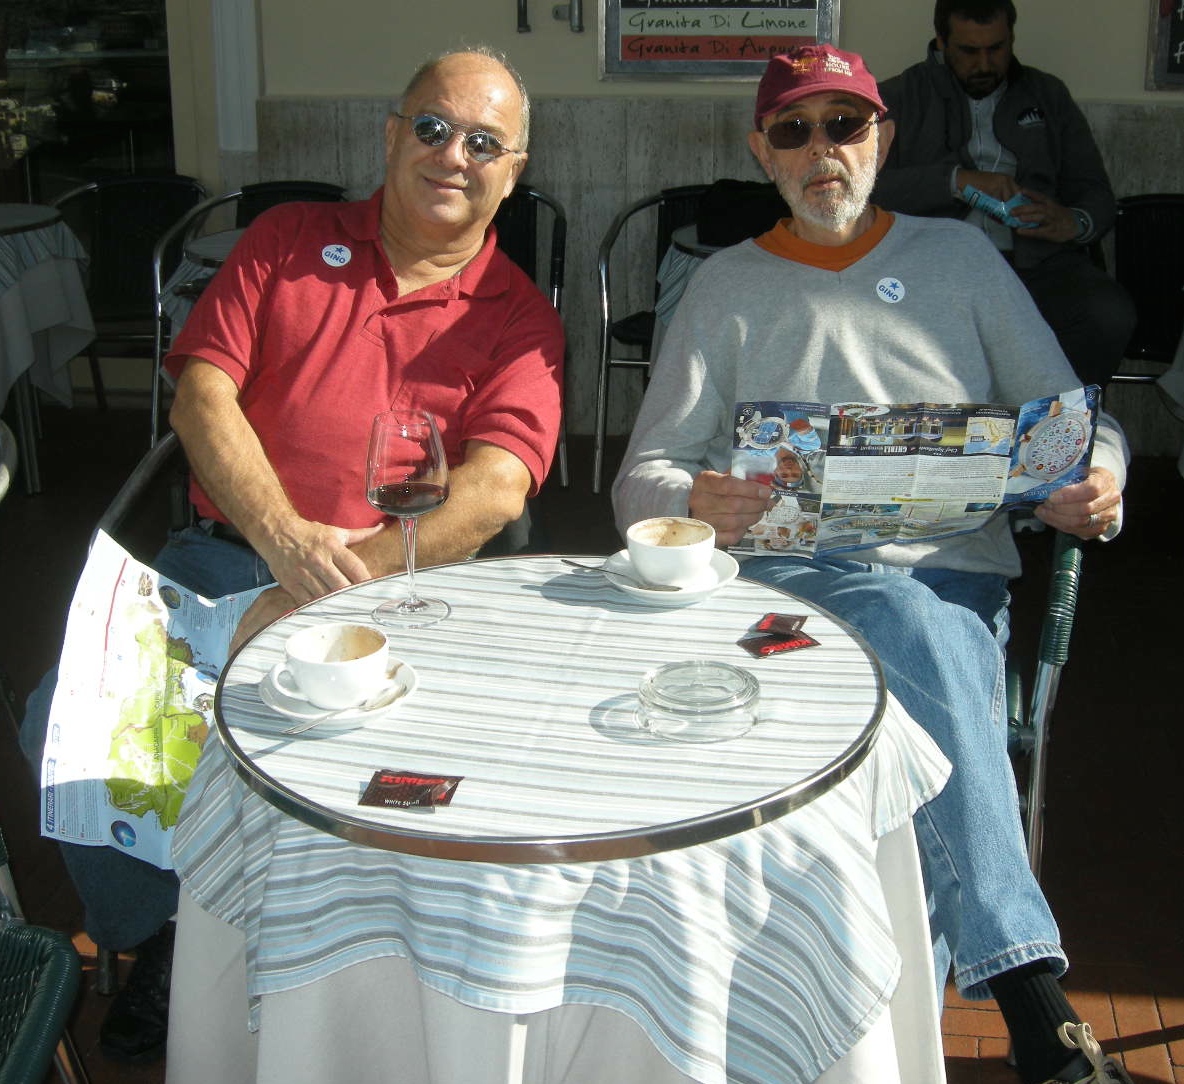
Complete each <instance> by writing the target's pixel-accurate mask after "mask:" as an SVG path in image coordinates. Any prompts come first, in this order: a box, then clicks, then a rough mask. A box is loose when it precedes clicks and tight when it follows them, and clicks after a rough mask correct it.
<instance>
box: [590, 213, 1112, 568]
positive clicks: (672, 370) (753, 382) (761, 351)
mask: <svg viewBox="0 0 1184 1084" xmlns="http://www.w3.org/2000/svg"><path fill="white" fill-rule="evenodd" d="M1078 383H1079V382H1078V380H1077V378H1076V377H1075V376H1074V374H1073V370H1072V368H1071V367H1070V365H1069V363H1068V361H1066V360H1065V355H1064V354H1063V353H1062V352H1061V349H1060V346H1059V345H1058V344H1057V341H1056V338H1055V336H1054V335H1053V333H1052V331H1051V330H1050V329H1049V327H1048V325H1047V324H1046V323H1045V322H1044V320H1043V319H1042V318H1041V317H1040V314H1039V313H1038V312H1037V310H1036V307H1035V305H1034V304H1033V303H1032V300H1031V298H1030V296H1029V295H1028V292H1027V290H1026V289H1025V288H1024V286H1023V284H1022V283H1021V282H1020V281H1019V279H1018V278H1016V276H1015V274H1014V273H1013V272H1012V270H1011V268H1010V267H1008V265H1007V263H1006V262H1005V261H1004V260H1003V259H1002V257H1001V256H1000V255H999V254H998V252H996V250H995V248H994V246H993V245H992V244H991V243H990V241H988V240H987V239H986V237H984V236H983V234H982V233H981V232H979V231H978V230H975V229H973V228H971V227H969V226H967V225H966V224H964V223H962V222H955V221H950V220H943V219H922V218H913V217H910V216H907V215H897V216H896V221H895V223H894V224H893V225H892V228H891V229H890V230H889V231H888V233H887V235H886V236H885V237H884V238H883V239H882V240H881V241H880V243H879V244H878V245H876V246H875V248H873V249H872V250H871V251H870V252H869V253H868V254H867V255H865V256H864V257H863V258H862V259H860V260H858V261H856V262H855V263H854V264H852V265H851V266H850V267H848V268H846V269H845V270H843V271H839V272H834V271H824V270H820V269H818V268H815V267H811V266H809V265H807V264H801V263H798V262H796V261H794V260H789V259H786V258H784V257H781V256H776V255H773V254H772V253H769V252H767V251H765V250H764V249H762V248H761V247H760V246H758V245H757V244H756V243H755V242H753V241H745V242H743V243H741V244H739V245H736V246H734V247H732V248H729V249H725V250H724V251H722V252H719V253H717V254H716V255H714V256H712V257H711V258H710V259H708V260H707V261H706V262H705V263H704V264H703V266H702V267H701V268H700V269H699V270H698V271H697V272H696V274H695V277H694V279H693V280H692V281H691V283H690V285H689V286H688V288H687V290H686V293H685V294H684V295H683V298H682V301H681V302H680V304H679V307H678V311H677V312H676V313H675V316H674V319H673V321H672V323H671V326H670V329H669V330H668V331H667V333H666V335H665V337H664V338H663V341H662V348H661V352H660V353H659V355H658V358H657V360H656V362H655V364H654V368H653V374H652V378H651V380H650V385H649V390H648V391H647V393H646V396H645V400H644V402H643V404H642V407H641V412H640V414H639V416H638V419H637V423H636V425H635V427H634V430H633V436H632V439H631V440H630V443H629V448H628V451H627V452H626V454H625V460H624V463H623V464H622V467H621V472H620V474H619V475H618V477H617V480H616V482H615V484H614V486H613V504H614V508H615V512H616V520H617V525H618V527H619V528H620V529H621V530H622V532H623V531H624V530H625V528H626V527H627V526H628V525H629V524H631V523H634V522H636V521H637V520H639V519H644V518H646V517H647V516H655V515H686V512H687V499H688V494H689V491H690V486H691V481H692V479H693V478H694V476H695V475H696V474H698V473H699V472H700V471H702V470H708V469H709V470H716V471H720V472H723V473H727V472H728V471H729V469H730V465H731V448H732V437H733V412H734V409H735V405H736V403H737V402H738V401H740V400H780V401H804V402H816V403H839V402H876V403H910V402H930V403H1005V404H1009V405H1013V406H1018V405H1020V404H1021V403H1024V402H1027V401H1028V400H1030V399H1036V398H1040V397H1041V396H1046V395H1055V394H1057V393H1059V392H1063V391H1068V390H1069V389H1071V388H1073V387H1076V386H1077V385H1078ZM1127 458H1128V455H1127V448H1126V441H1125V440H1124V438H1123V435H1122V431H1121V430H1120V429H1119V428H1118V425H1117V423H1116V422H1114V420H1113V419H1111V418H1109V417H1108V416H1107V415H1105V414H1102V415H1101V416H1100V418H1099V425H1098V436H1097V440H1096V443H1095V447H1094V454H1093V460H1092V462H1093V464H1094V465H1095V466H1100V467H1105V468H1107V469H1108V470H1110V471H1112V472H1113V474H1114V476H1115V478H1116V479H1117V480H1118V484H1119V486H1122V485H1123V484H1124V482H1125V479H1126V462H1127ZM843 556H844V557H847V558H851V559H854V560H860V561H868V562H882V563H885V564H890V565H902V566H930V567H940V568H952V569H958V570H961V571H972V572H993V573H999V574H1002V575H1005V576H1008V577H1011V576H1016V575H1018V574H1019V571H1020V567H1019V558H1018V555H1017V554H1016V551H1015V546H1014V544H1013V543H1012V538H1011V532H1010V529H1009V526H1008V523H1007V520H1006V517H1004V516H995V517H994V518H993V519H992V520H991V521H990V522H989V523H988V524H987V525H986V526H985V527H984V528H983V529H982V530H979V531H975V532H974V533H972V534H966V535H958V536H956V537H953V538H947V539H943V540H941V541H939V542H934V543H926V542H920V543H910V544H907V545H905V544H900V543H892V544H889V545H885V546H878V547H875V548H870V549H865V550H858V551H855V552H852V553H846V554H844V555H843Z"/></svg>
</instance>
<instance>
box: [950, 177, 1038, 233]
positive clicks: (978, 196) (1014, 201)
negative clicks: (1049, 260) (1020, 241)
mask: <svg viewBox="0 0 1184 1084" xmlns="http://www.w3.org/2000/svg"><path fill="white" fill-rule="evenodd" d="M962 198H963V199H964V200H966V202H967V203H969V204H970V206H971V207H974V208H977V209H978V210H980V211H982V212H983V213H984V214H988V215H990V216H991V217H992V218H994V219H997V220H998V221H1000V222H1002V223H1003V225H1005V226H1010V227H1011V228H1012V229H1013V230H1030V229H1034V228H1035V227H1036V223H1035V222H1022V221H1020V219H1018V218H1016V217H1015V215H1013V214H1012V213H1011V212H1012V211H1014V210H1015V208H1017V207H1020V206H1022V205H1023V204H1025V203H1027V202H1028V198H1027V197H1026V196H1025V195H1024V194H1023V193H1022V192H1017V193H1016V194H1015V195H1014V196H1012V197H1011V199H1009V200H1008V201H1007V202H1006V203H1004V202H1003V200H998V199H996V198H995V197H994V196H988V195H987V194H986V192H984V191H982V190H981V189H979V188H975V187H974V185H971V184H968V185H966V187H964V188H963V189H962Z"/></svg>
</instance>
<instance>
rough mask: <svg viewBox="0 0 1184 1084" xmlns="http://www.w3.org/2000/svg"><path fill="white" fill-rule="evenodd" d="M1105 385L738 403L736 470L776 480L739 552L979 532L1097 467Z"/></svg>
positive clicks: (838, 548) (831, 548)
mask: <svg viewBox="0 0 1184 1084" xmlns="http://www.w3.org/2000/svg"><path fill="white" fill-rule="evenodd" d="M1098 397H1099V389H1098V387H1097V385H1091V386H1089V387H1087V388H1075V389H1073V390H1072V391H1068V392H1065V393H1063V394H1061V395H1053V396H1048V397H1047V398H1044V399H1035V400H1033V401H1032V402H1030V403H1025V404H1024V405H1023V406H1021V407H1009V406H1000V405H997V404H973V403H952V404H937V403H903V404H902V403H896V404H883V403H834V404H823V403H780V402H741V403H737V404H736V416H735V434H734V437H733V441H732V474H733V475H734V476H735V477H737V478H747V479H752V480H756V481H759V482H763V483H765V484H766V485H768V486H770V487H772V490H773V495H772V497H771V498H770V500H769V505H768V508H767V509H766V511H765V514H764V515H763V516H762V517H761V519H760V521H759V522H758V523H756V524H755V525H754V526H753V527H752V528H751V530H750V531H749V532H748V533H747V534H746V535H745V536H744V538H743V539H742V540H741V541H740V542H739V543H738V544H737V545H735V546H732V547H731V549H732V551H733V552H735V553H770V552H775V553H798V554H805V555H807V556H809V555H812V554H818V553H841V552H844V551H847V550H857V549H864V548H867V547H869V546H882V545H885V544H887V543H889V542H922V541H933V540H935V539H940V538H946V537H949V536H951V535H956V534H966V533H967V532H969V531H975V530H977V529H978V528H980V527H981V526H982V525H983V524H984V523H986V521H987V520H988V519H989V518H990V517H991V516H992V515H994V514H995V513H996V512H997V511H998V510H999V509H1000V508H1001V507H1011V506H1014V505H1017V504H1039V503H1040V502H1041V501H1043V500H1045V498H1047V497H1048V495H1049V494H1050V493H1052V492H1053V490H1056V489H1059V488H1060V487H1061V486H1066V485H1070V484H1071V483H1073V482H1078V481H1081V480H1082V479H1083V478H1085V476H1086V474H1087V473H1088V471H1089V460H1090V454H1091V453H1092V450H1093V441H1094V433H1095V428H1096V422H1097V412H1098Z"/></svg>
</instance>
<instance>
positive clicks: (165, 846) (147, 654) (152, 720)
mask: <svg viewBox="0 0 1184 1084" xmlns="http://www.w3.org/2000/svg"><path fill="white" fill-rule="evenodd" d="M262 590H264V589H263V588H259V589H256V590H252V591H247V592H243V593H241V594H237V595H227V596H226V597H224V598H220V599H212V600H211V599H205V598H202V597H201V596H200V595H195V594H193V593H192V592H191V591H189V590H187V589H186V588H184V587H181V586H179V585H178V584H175V583H173V582H172V581H170V580H168V579H166V578H165V577H163V576H160V575H159V574H158V573H156V572H155V571H153V570H152V569H151V568H149V567H148V566H147V565H144V564H141V563H140V562H138V561H136V560H135V559H134V558H133V557H132V556H131V555H130V554H129V553H127V551H126V550H124V549H123V548H122V547H121V546H119V545H118V543H116V542H115V541H114V540H112V539H111V538H110V537H108V536H107V535H106V534H103V533H101V532H100V534H99V535H98V536H97V537H96V539H95V542H94V545H93V546H92V548H91V552H90V555H89V556H88V558H87V562H86V567H85V568H84V569H83V572H82V576H81V577H80V579H79V581H78V586H77V587H76V588H75V592H74V599H73V602H72V603H71V605H70V612H69V616H68V618H67V624H66V636H65V642H64V644H63V646H62V657H61V661H60V663H59V667H58V684H57V690H56V691H55V693H54V698H53V705H52V707H51V709H50V716H49V730H48V733H47V735H46V742H45V752H44V755H43V758H42V766H41V788H42V789H41V794H42V806H41V832H42V835H45V836H48V837H50V838H52V839H58V840H62V841H65V842H69V843H82V844H88V845H93V846H109V847H114V848H116V849H117V850H120V851H123V852H124V853H126V854H130V855H132V856H134V857H136V858H140V859H142V860H144V861H145V862H150V863H152V864H153V865H155V866H159V867H160V868H161V869H171V868H172V861H171V858H170V849H171V842H172V828H173V825H174V824H176V821H177V814H178V813H179V812H180V809H181V802H182V800H183V799H184V797H185V791H186V789H187V787H188V785H189V780H190V778H191V777H192V775H193V770H194V768H195V767H196V766H197V760H198V757H199V756H200V754H201V749H202V745H203V744H204V743H205V740H206V737H207V736H208V735H209V733H210V730H211V728H212V725H213V703H214V689H215V687H216V686H217V683H218V676H219V674H220V672H221V669H222V666H223V664H224V663H225V661H226V658H227V655H228V654H229V649H230V638H231V635H232V633H233V631H234V628H235V626H236V625H237V624H238V621H239V618H240V617H241V616H242V614H243V613H244V612H245V611H246V609H247V607H248V606H249V605H250V604H251V602H253V601H254V599H255V598H256V597H257V596H258V595H259V593H260V591H262Z"/></svg>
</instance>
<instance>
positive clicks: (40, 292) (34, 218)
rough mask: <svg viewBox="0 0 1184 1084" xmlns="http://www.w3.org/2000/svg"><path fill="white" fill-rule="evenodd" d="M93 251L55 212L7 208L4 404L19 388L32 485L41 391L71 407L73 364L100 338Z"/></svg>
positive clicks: (1, 244) (33, 486) (0, 348)
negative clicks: (90, 270) (92, 289)
mask: <svg viewBox="0 0 1184 1084" xmlns="http://www.w3.org/2000/svg"><path fill="white" fill-rule="evenodd" d="M86 261H87V257H86V252H85V250H84V249H83V247H82V245H81V244H80V243H79V241H78V238H77V237H75V236H74V234H73V233H72V232H71V231H70V229H69V227H67V226H66V224H65V223H64V222H62V221H61V215H60V214H59V212H58V211H57V209H56V208H53V207H43V206H40V205H38V204H27V203H5V204H0V405H2V404H3V403H5V402H6V401H7V399H8V393H9V391H13V393H14V395H15V400H16V427H17V442H18V444H19V446H20V452H21V459H22V466H23V469H24V474H25V486H26V489H27V490H28V491H29V492H30V493H36V492H38V491H39V490H40V488H41V479H40V473H39V471H38V468H37V449H36V444H35V419H36V414H35V410H36V403H35V400H34V395H35V389H36V390H40V391H43V392H45V393H46V394H48V395H51V396H53V398H55V399H57V400H58V401H59V402H61V403H63V404H65V405H66V406H70V405H71V404H72V403H73V389H72V387H71V383H70V372H69V367H68V366H69V362H70V360H71V359H72V358H74V357H76V356H77V355H78V354H80V353H81V352H82V351H83V350H84V349H85V348H86V347H87V345H88V344H89V343H90V342H91V341H92V340H93V339H94V337H95V326H94V320H93V319H92V318H91V314H90V306H89V305H88V304H87V300H86V288H85V285H84V283H83V277H82V273H83V270H84V269H85V267H86Z"/></svg>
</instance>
